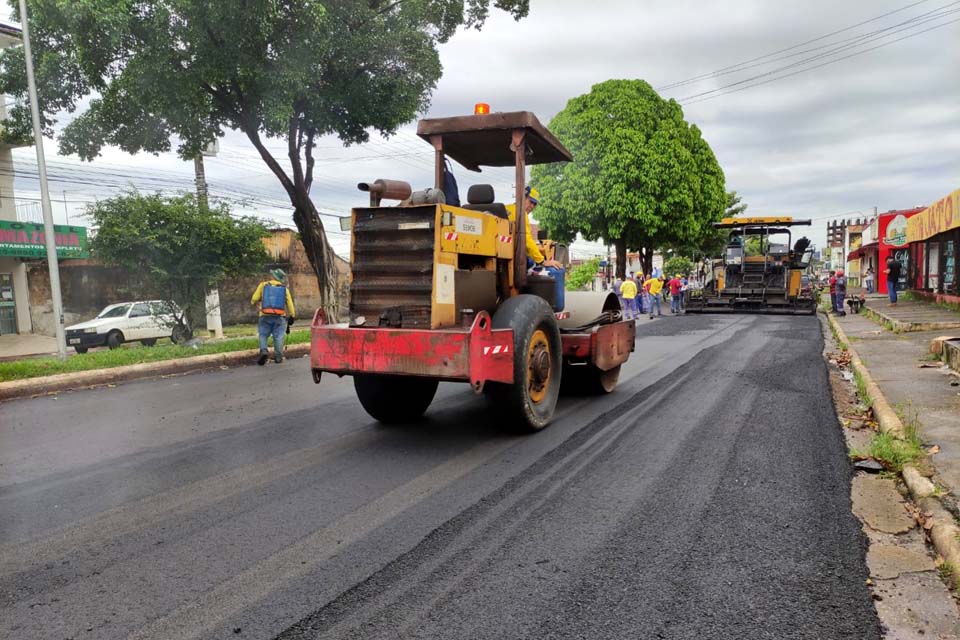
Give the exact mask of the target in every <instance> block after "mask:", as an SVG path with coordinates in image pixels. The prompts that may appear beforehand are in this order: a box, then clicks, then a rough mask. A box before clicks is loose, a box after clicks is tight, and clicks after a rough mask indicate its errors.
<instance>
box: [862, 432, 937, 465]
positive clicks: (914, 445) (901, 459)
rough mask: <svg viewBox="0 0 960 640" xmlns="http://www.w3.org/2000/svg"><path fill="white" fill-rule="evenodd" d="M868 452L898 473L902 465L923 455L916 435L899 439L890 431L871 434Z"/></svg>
mask: <svg viewBox="0 0 960 640" xmlns="http://www.w3.org/2000/svg"><path fill="white" fill-rule="evenodd" d="M868 453H869V456H870V457H871V458H873V459H874V460H879V461H881V462H882V463H884V465H885V466H888V467H890V468H891V469H894V470H895V471H897V472H898V473H899V472H900V471H902V470H903V465H905V464H911V463H913V462H916V461H917V460H919V459H920V458H922V457H923V456H924V455H925V453H924V451H923V447H922V446H921V444H920V440H919V438H916V436H913V437H909V436H908V437H906V438H904V439H903V440H900V439H899V438H897V437H896V436H895V435H893V434H891V433H878V434H876V435H875V436H873V440H871V441H870V450H869V452H868Z"/></svg>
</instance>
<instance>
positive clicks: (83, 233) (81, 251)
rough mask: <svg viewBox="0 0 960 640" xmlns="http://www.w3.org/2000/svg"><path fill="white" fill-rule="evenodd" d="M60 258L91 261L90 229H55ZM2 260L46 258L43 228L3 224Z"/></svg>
mask: <svg viewBox="0 0 960 640" xmlns="http://www.w3.org/2000/svg"><path fill="white" fill-rule="evenodd" d="M53 231H54V233H55V235H56V244H57V257H58V258H87V257H89V256H90V250H89V249H88V248H87V228H86V227H68V226H66V225H62V224H55V225H53ZM0 256H16V257H18V258H46V257H47V245H46V240H45V238H44V233H43V225H42V224H36V223H33V222H13V221H10V220H0Z"/></svg>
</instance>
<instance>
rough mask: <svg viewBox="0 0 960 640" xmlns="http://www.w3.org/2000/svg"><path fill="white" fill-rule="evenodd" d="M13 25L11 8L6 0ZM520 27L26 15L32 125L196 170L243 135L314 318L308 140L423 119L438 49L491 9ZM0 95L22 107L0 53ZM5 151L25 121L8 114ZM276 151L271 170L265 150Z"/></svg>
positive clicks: (243, 14) (424, 20)
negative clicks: (287, 211) (287, 227)
mask: <svg viewBox="0 0 960 640" xmlns="http://www.w3.org/2000/svg"><path fill="white" fill-rule="evenodd" d="M9 4H10V5H11V7H12V8H13V14H14V17H15V18H18V17H19V12H18V10H17V6H16V5H17V2H16V0H9ZM491 6H493V7H496V8H499V9H503V10H505V11H508V12H510V13H511V14H512V15H513V17H514V18H516V19H520V18H521V17H523V16H525V15H526V14H527V11H528V7H529V0H362V1H361V0H297V1H291V0H223V1H218V2H211V1H210V0H33V1H31V3H30V16H29V17H30V30H31V35H32V44H33V49H34V56H35V59H36V65H35V66H36V69H37V76H38V77H37V82H38V87H39V93H40V102H41V109H42V111H43V124H44V127H45V129H46V133H47V134H53V132H54V124H55V118H56V117H57V115H58V114H61V113H62V112H64V111H69V112H73V111H77V110H79V111H81V113H80V114H79V116H78V117H76V118H75V119H74V120H72V121H71V122H69V123H68V124H67V125H66V127H65V128H64V129H63V130H62V132H61V135H60V140H59V143H60V150H61V152H62V153H65V154H77V155H79V156H80V157H81V158H84V159H87V160H89V159H92V158H94V157H96V156H97V155H98V154H99V153H100V150H101V149H102V147H103V146H104V145H115V146H118V147H120V148H121V149H123V150H125V151H128V152H130V153H138V152H141V151H147V152H151V153H159V152H164V151H168V150H170V149H171V148H172V145H173V144H174V143H175V144H176V145H177V152H178V153H179V154H180V156H181V157H183V158H184V159H192V158H195V157H196V156H197V155H198V154H199V153H200V151H201V150H202V149H203V148H204V147H205V145H206V144H208V143H209V142H211V141H213V140H215V139H217V138H218V137H220V136H221V135H223V132H224V130H225V129H234V130H238V131H242V132H243V133H244V134H245V135H246V137H247V138H248V139H249V141H250V143H251V144H252V145H253V146H254V147H255V148H256V150H257V151H258V152H259V154H260V157H261V158H262V159H263V161H264V162H265V163H266V165H267V166H268V167H269V168H270V170H271V171H272V172H273V174H274V175H275V176H276V177H277V179H278V180H279V181H280V184H281V185H282V186H283V188H284V190H285V191H286V193H287V196H288V198H289V200H290V203H291V205H292V207H293V210H294V213H293V219H294V221H295V222H296V224H297V228H298V229H299V230H300V234H301V239H302V241H303V244H304V249H305V250H306V253H307V256H308V257H309V258H310V262H311V263H312V265H313V267H314V269H315V270H316V272H317V276H318V278H319V281H320V290H321V296H322V300H323V306H324V307H325V308H327V309H328V310H331V311H335V307H336V304H337V300H336V282H337V278H336V267H335V264H334V259H333V251H332V249H331V248H330V245H329V243H328V242H327V238H326V235H325V234H324V230H323V225H322V224H321V222H320V218H319V216H318V214H317V210H316V207H315V206H314V204H313V202H312V200H311V188H312V187H313V183H314V171H315V158H314V154H313V152H314V147H315V141H316V140H317V139H318V138H319V137H321V136H324V135H328V134H335V135H337V136H338V137H339V138H340V139H341V140H343V141H344V142H345V143H360V142H365V141H366V140H368V138H369V135H370V132H371V130H373V131H377V132H379V133H381V134H383V135H389V134H392V133H394V132H395V131H396V130H397V129H398V127H400V125H402V124H404V123H406V122H408V121H410V120H411V119H412V118H413V117H415V116H416V114H418V113H421V112H423V111H424V110H425V109H426V107H427V106H428V103H429V96H430V93H431V91H432V90H433V88H434V87H435V85H436V83H437V80H438V79H439V78H440V75H441V71H442V69H441V65H440V59H439V55H438V52H437V46H438V44H440V43H443V42H446V41H447V40H448V39H449V38H450V37H451V36H452V35H453V34H454V33H455V31H456V30H457V29H458V28H459V27H461V26H467V27H475V28H480V27H481V26H482V25H483V23H484V21H485V20H486V18H487V16H488V14H489V11H490V7H491ZM0 93H6V94H10V95H13V96H17V97H23V96H24V95H25V94H26V80H25V74H24V61H23V51H22V49H20V48H16V49H5V50H4V51H3V52H2V53H0ZM9 114H10V115H9V118H8V121H7V122H6V123H4V126H5V127H6V130H5V135H6V136H8V138H9V139H19V138H22V137H23V136H24V135H25V134H27V132H29V127H30V118H29V111H28V110H27V109H26V108H25V107H22V106H18V107H14V108H13V109H11V110H10V112H9ZM270 137H273V138H280V139H283V140H284V141H285V142H286V153H285V154H284V155H283V156H280V155H275V154H274V153H273V152H272V151H271V150H270V149H269V148H268V147H267V145H266V144H265V142H264V138H270Z"/></svg>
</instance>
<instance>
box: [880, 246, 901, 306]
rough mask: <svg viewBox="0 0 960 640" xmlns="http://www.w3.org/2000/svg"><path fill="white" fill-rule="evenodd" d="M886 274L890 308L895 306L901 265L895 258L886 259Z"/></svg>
mask: <svg viewBox="0 0 960 640" xmlns="http://www.w3.org/2000/svg"><path fill="white" fill-rule="evenodd" d="M884 273H885V274H887V294H888V295H889V296H890V306H891V307H895V306H897V287H898V286H899V285H900V273H901V265H900V261H899V260H897V259H896V258H895V257H893V256H890V257H889V258H887V268H886V270H884Z"/></svg>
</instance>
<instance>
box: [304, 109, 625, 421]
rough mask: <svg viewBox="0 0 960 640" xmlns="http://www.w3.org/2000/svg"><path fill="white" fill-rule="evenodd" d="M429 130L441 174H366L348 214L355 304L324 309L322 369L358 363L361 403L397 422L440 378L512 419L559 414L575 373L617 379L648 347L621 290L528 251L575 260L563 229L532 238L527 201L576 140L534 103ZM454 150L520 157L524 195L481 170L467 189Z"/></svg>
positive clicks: (316, 374) (577, 382) (578, 386)
mask: <svg viewBox="0 0 960 640" xmlns="http://www.w3.org/2000/svg"><path fill="white" fill-rule="evenodd" d="M417 134H418V135H419V137H420V138H422V139H423V140H425V141H426V142H427V143H428V144H430V145H431V147H432V148H433V152H434V154H433V155H434V165H435V171H434V184H433V186H432V187H430V188H426V189H422V190H418V191H414V190H413V189H412V188H411V186H410V184H409V183H406V182H402V181H399V180H386V179H380V180H376V181H374V182H370V183H360V184H359V185H358V187H359V189H360V191H362V192H365V193H367V194H368V195H369V202H368V203H367V206H362V207H357V208H354V209H352V210H351V212H350V216H349V218H344V222H343V224H342V227H343V230H344V231H347V230H349V232H350V236H351V250H350V252H351V255H350V275H351V282H350V302H349V309H348V317H347V318H346V321H345V322H335V320H336V319H333V318H327V317H326V315H325V313H324V311H323V310H322V309H319V310H317V312H316V313H315V314H314V317H313V320H312V322H311V328H310V331H311V345H310V366H311V371H312V375H313V380H314V381H315V382H317V383H319V382H320V380H321V376H322V374H323V373H325V372H326V373H333V374H336V375H338V376H343V375H349V376H352V377H353V383H354V387H355V389H356V393H357V398H358V399H359V401H360V404H361V405H362V406H363V408H364V409H365V410H366V411H367V413H369V414H370V415H371V416H372V417H373V418H374V419H376V420H378V421H380V422H384V423H402V422H410V421H413V420H416V419H418V418H420V417H421V416H422V415H423V413H424V412H425V411H426V410H427V408H428V407H429V405H430V403H431V402H432V400H433V397H434V394H435V393H436V390H437V385H438V384H439V382H441V381H451V382H465V383H467V384H469V385H470V386H471V388H472V389H473V391H474V392H476V393H478V394H483V395H485V396H486V397H487V398H488V399H489V406H490V410H491V411H493V412H495V413H496V414H498V421H499V422H500V423H502V424H509V425H512V426H514V427H516V428H518V429H520V430H523V431H538V430H540V429H542V428H544V427H545V426H547V425H548V424H549V423H550V421H551V419H552V417H553V415H554V410H555V408H556V404H557V398H558V395H559V394H560V392H561V383H563V389H564V392H566V391H568V390H570V391H573V392H575V393H581V394H582V393H596V394H604V393H610V392H612V391H613V390H614V388H615V387H616V385H617V379H618V376H619V372H620V367H621V365H622V364H623V363H624V362H625V361H626V360H627V358H628V357H629V355H630V353H631V352H632V351H633V349H634V339H635V333H636V325H635V324H634V322H633V320H624V319H623V318H622V314H621V309H620V305H619V302H618V301H617V297H616V296H615V295H613V294H609V295H606V296H603V295H599V294H589V293H583V294H577V293H573V292H565V290H564V269H562V268H547V269H540V268H539V267H537V266H535V265H532V263H531V261H529V260H528V258H527V251H528V249H527V246H526V245H527V242H528V241H529V242H539V248H540V249H541V250H542V251H544V252H546V255H547V257H550V258H553V259H554V260H556V261H557V262H559V263H561V264H566V263H567V262H568V260H567V257H566V256H567V253H568V252H567V251H566V247H565V246H564V245H562V244H561V243H558V242H554V241H552V240H550V239H548V238H543V237H539V238H537V239H536V240H534V238H533V236H532V235H531V237H530V238H529V240H528V233H529V226H528V225H529V224H530V222H529V220H528V219H527V214H526V212H525V211H524V206H523V204H524V202H523V201H524V197H525V195H526V193H527V188H526V182H525V176H526V166H527V165H532V164H538V163H559V162H568V161H570V160H572V156H571V154H570V152H569V151H568V150H567V149H566V148H564V146H563V145H562V144H561V143H560V142H559V141H558V140H557V139H556V138H555V137H554V136H553V135H552V134H551V133H550V131H548V130H547V128H546V127H544V126H543V125H542V124H541V123H540V121H539V120H538V119H537V118H536V116H535V115H534V114H533V113H530V112H528V111H518V112H509V113H487V112H486V110H480V111H479V112H477V113H475V114H473V115H465V116H456V117H449V118H432V119H425V120H421V121H420V122H419V123H418V127H417ZM450 160H452V161H454V162H456V163H458V164H459V165H461V166H462V167H463V168H465V169H467V170H469V171H471V172H476V173H482V169H483V168H484V167H509V166H513V167H514V169H515V189H514V193H512V194H508V198H509V200H512V203H511V204H512V206H511V204H505V203H504V202H502V201H498V198H497V197H496V194H495V193H494V189H493V187H492V186H491V185H489V184H484V183H480V182H478V183H476V184H472V185H470V186H469V188H468V189H466V198H465V200H466V202H463V203H460V202H458V200H459V197H458V196H459V194H461V193H463V190H462V187H461V186H459V185H458V186H456V187H454V186H453V185H455V184H456V176H455V175H454V174H453V173H452V166H453V165H452V164H451V163H450V162H449V161H450ZM463 175H467V174H463ZM463 175H461V179H462V178H463ZM454 189H455V190H456V194H454ZM448 193H450V195H451V196H453V197H449V198H448ZM511 209H512V210H513V211H510V210H511ZM538 235H539V234H538Z"/></svg>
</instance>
